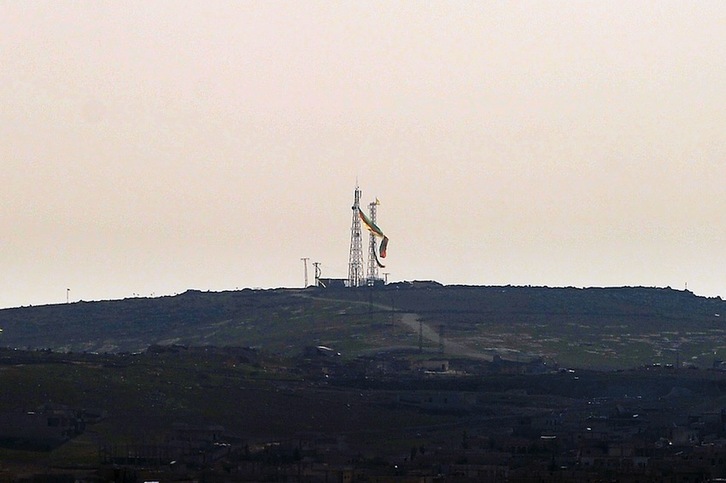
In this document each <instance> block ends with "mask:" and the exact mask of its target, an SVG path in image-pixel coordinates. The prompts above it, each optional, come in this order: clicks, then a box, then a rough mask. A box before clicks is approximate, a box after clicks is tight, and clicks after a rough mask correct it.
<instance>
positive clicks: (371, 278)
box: [367, 200, 380, 285]
mask: <svg viewBox="0 0 726 483" xmlns="http://www.w3.org/2000/svg"><path fill="white" fill-rule="evenodd" d="M377 207H378V200H376V201H372V202H370V203H369V204H368V209H369V210H370V213H369V215H370V219H371V221H372V222H373V224H374V225H375V224H376V223H377V220H376V208H377ZM377 245H378V240H376V235H375V234H373V233H370V234H369V237H368V278H367V282H368V285H375V284H376V282H378V280H380V277H379V276H378V263H377V262H376V249H377Z"/></svg>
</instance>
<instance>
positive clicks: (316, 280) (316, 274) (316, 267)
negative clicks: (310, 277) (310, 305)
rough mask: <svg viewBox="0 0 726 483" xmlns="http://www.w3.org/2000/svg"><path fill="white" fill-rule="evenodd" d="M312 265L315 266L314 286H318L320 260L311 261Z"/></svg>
mask: <svg viewBox="0 0 726 483" xmlns="http://www.w3.org/2000/svg"><path fill="white" fill-rule="evenodd" d="M313 267H315V286H316V287H320V275H321V271H320V262H313Z"/></svg>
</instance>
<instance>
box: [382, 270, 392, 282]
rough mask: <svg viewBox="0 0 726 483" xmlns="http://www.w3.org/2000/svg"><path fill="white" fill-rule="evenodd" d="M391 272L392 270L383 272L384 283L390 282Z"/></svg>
mask: <svg viewBox="0 0 726 483" xmlns="http://www.w3.org/2000/svg"><path fill="white" fill-rule="evenodd" d="M390 274H391V272H383V283H385V284H387V283H388V276H389V275H390Z"/></svg>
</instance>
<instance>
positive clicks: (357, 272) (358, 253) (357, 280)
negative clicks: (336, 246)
mask: <svg viewBox="0 0 726 483" xmlns="http://www.w3.org/2000/svg"><path fill="white" fill-rule="evenodd" d="M360 195H361V191H360V188H358V184H357V183H356V185H355V195H354V198H353V207H352V208H353V221H352V223H351V227H350V255H349V257H348V287H360V286H361V285H362V282H363V244H362V241H361V234H360V215H358V211H359V210H360Z"/></svg>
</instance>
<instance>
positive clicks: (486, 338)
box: [0, 282, 726, 368]
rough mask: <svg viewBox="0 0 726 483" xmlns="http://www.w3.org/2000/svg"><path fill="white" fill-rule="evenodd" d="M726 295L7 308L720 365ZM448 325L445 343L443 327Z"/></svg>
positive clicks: (625, 361)
mask: <svg viewBox="0 0 726 483" xmlns="http://www.w3.org/2000/svg"><path fill="white" fill-rule="evenodd" d="M725 318H726V302H724V301H723V300H721V299H720V298H718V297H717V298H706V297H700V296H697V295H695V294H693V293H691V292H688V291H679V290H673V289H670V288H647V287H620V288H585V289H578V288H548V287H513V286H497V287H485V286H443V285H441V284H438V283H436V282H411V283H409V282H404V283H393V284H388V285H385V286H383V287H361V288H357V289H320V288H315V287H310V288H307V289H273V290H250V289H245V290H240V291H227V292H201V291H197V290H189V291H187V292H185V293H183V294H180V295H176V296H168V297H159V298H127V299H123V300H112V301H99V302H76V303H70V304H58V305H46V306H38V307H20V308H13V309H4V310H0V328H2V329H3V332H2V333H0V346H3V347H9V348H21V349H30V350H34V349H51V350H52V351H57V352H98V353H124V352H142V351H145V350H146V349H147V348H148V347H149V346H151V345H162V346H163V345H174V344H176V345H184V346H218V347H225V346H227V347H253V348H256V349H261V350H263V351H266V352H269V353H273V354H278V355H282V356H292V355H297V354H300V353H301V352H302V351H303V350H304V349H305V347H309V346H316V345H325V346H329V347H332V348H334V349H335V350H336V351H339V352H340V353H341V354H342V355H343V357H344V358H348V359H351V358H355V357H358V356H360V355H364V354H370V353H374V352H377V351H385V350H388V351H393V350H409V351H418V349H422V350H423V352H429V353H436V352H439V351H440V350H441V348H442V346H443V349H444V352H445V353H446V354H447V355H448V356H449V357H453V356H465V357H478V358H482V359H491V358H492V357H494V356H500V357H502V358H504V359H510V360H530V359H533V358H544V359H545V360H549V361H553V362H556V363H558V364H560V365H565V366H568V367H593V368H627V367H634V366H637V365H642V364H647V363H663V364H668V363H671V364H672V363H676V362H677V361H679V362H681V363H684V362H685V363H688V364H695V365H700V366H702V367H706V366H711V365H712V364H713V360H714V359H715V358H722V357H723V356H726V345H724V344H723V340H724V336H725V335H726V326H724V325H725V324H726V319H725ZM442 333H443V335H444V337H443V343H442V340H441V339H440V335H441V334H442Z"/></svg>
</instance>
